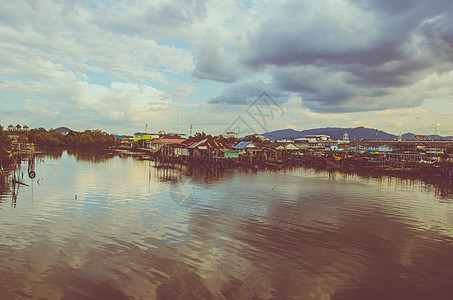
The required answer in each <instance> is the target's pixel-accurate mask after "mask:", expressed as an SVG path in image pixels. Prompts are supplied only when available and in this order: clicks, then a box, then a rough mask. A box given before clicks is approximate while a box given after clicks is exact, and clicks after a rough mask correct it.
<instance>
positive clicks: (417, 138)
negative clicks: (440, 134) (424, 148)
mask: <svg viewBox="0 0 453 300" xmlns="http://www.w3.org/2000/svg"><path fill="white" fill-rule="evenodd" d="M430 140H431V138H430V137H429V136H427V135H421V134H417V135H414V137H413V138H411V141H430Z"/></svg>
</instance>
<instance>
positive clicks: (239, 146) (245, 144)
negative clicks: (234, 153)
mask: <svg viewBox="0 0 453 300" xmlns="http://www.w3.org/2000/svg"><path fill="white" fill-rule="evenodd" d="M250 143H251V141H243V142H239V144H237V145H236V146H233V148H234V149H244V148H245V147H247V145H248V144H250Z"/></svg>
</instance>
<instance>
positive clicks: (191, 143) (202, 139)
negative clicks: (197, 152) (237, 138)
mask: <svg viewBox="0 0 453 300" xmlns="http://www.w3.org/2000/svg"><path fill="white" fill-rule="evenodd" d="M181 144H182V145H184V146H187V148H189V149H209V150H214V149H229V147H228V146H227V145H226V144H224V143H222V142H219V141H216V140H215V139H214V138H213V137H212V136H196V137H193V138H190V139H187V140H185V141H184V142H182V143H181Z"/></svg>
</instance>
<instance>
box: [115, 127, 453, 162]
mask: <svg viewBox="0 0 453 300" xmlns="http://www.w3.org/2000/svg"><path fill="white" fill-rule="evenodd" d="M117 139H118V143H120V144H121V145H122V146H125V147H132V145H133V144H134V143H135V144H137V143H138V145H139V147H140V148H142V149H146V150H147V151H149V152H151V153H156V154H157V153H158V154H159V155H162V156H165V157H215V158H238V157H248V158H250V157H251V158H253V160H264V161H274V160H275V161H276V160H279V159H282V158H284V157H293V156H301V155H305V156H306V155H323V154H326V153H333V152H340V151H341V152H355V153H371V154H385V153H389V154H390V153H406V154H407V153H423V154H425V155H443V154H444V153H445V149H444V148H441V147H440V148H439V147H432V146H429V145H427V144H426V145H424V144H423V143H422V142H423V141H426V138H424V137H421V136H416V140H417V141H420V142H421V143H405V142H401V143H400V144H394V143H393V144H392V143H390V141H389V142H387V143H386V142H385V141H382V143H380V144H377V143H371V142H370V141H365V140H364V141H357V140H354V141H350V140H349V137H348V134H347V133H345V134H344V136H343V138H342V139H331V138H330V136H328V135H306V136H304V137H303V138H298V139H291V140H277V141H270V140H268V139H267V138H265V137H264V136H261V135H251V136H247V137H246V138H244V139H237V135H236V134H235V133H233V132H229V133H228V134H226V135H225V134H224V135H220V136H218V137H212V136H206V135H199V136H195V137H190V138H184V137H182V136H181V135H179V134H163V133H161V134H152V133H136V134H134V135H133V136H117ZM416 140H415V139H414V140H413V142H414V141H416ZM374 142H376V141H374ZM394 142H395V141H394Z"/></svg>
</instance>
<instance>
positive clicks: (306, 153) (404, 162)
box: [7, 125, 453, 178]
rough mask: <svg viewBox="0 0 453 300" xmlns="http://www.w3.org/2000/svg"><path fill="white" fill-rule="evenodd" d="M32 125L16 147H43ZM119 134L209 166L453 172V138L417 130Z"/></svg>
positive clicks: (154, 153) (140, 151) (161, 156)
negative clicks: (280, 136)
mask: <svg viewBox="0 0 453 300" xmlns="http://www.w3.org/2000/svg"><path fill="white" fill-rule="evenodd" d="M28 130H29V129H28V127H27V126H26V125H25V126H21V125H17V126H13V125H10V126H8V130H7V131H8V132H9V134H10V138H11V140H12V144H13V149H16V150H17V149H21V151H22V152H23V151H25V152H27V151H39V150H40V149H37V147H35V145H32V143H26V142H27V139H26V134H27V132H28ZM62 134H68V132H67V131H66V132H64V131H63V132H62ZM24 136H25V138H24ZM114 138H115V143H116V144H115V146H114V147H111V148H110V150H111V151H117V152H119V153H121V154H122V155H133V156H136V157H137V158H138V159H141V160H155V161H159V162H163V163H180V164H195V165H201V166H203V167H204V168H215V169H218V168H220V169H226V168H250V169H253V170H261V169H281V168H285V167H297V166H308V167H315V168H328V169H340V170H344V171H354V172H361V171H366V172H372V171H376V172H381V173H386V174H395V175H416V176H421V177H423V176H428V177H432V176H434V177H442V178H453V140H432V139H431V138H430V137H429V136H427V135H415V136H414V137H413V138H412V139H410V140H402V139H401V138H398V139H396V140H380V139H377V135H376V139H368V140H352V139H349V136H348V133H347V132H346V131H345V132H344V133H343V136H342V138H341V139H332V138H331V136H329V135H306V136H304V137H302V138H296V139H286V140H270V139H269V138H267V137H265V136H263V135H259V134H253V135H248V136H245V137H242V138H241V137H238V136H237V133H236V132H226V133H223V134H221V135H218V136H211V135H206V134H204V133H196V134H195V135H194V136H189V137H187V138H186V137H184V135H181V134H166V133H165V132H163V131H161V132H159V133H155V134H153V133H148V132H139V133H135V134H134V135H130V136H127V135H115V136H114ZM12 152H14V150H13V151H12ZM16 152H17V151H16Z"/></svg>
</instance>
